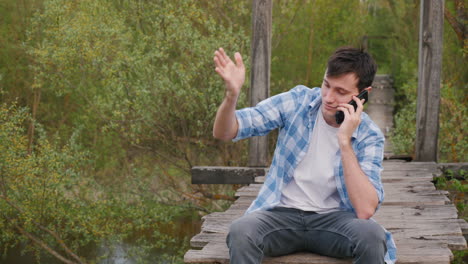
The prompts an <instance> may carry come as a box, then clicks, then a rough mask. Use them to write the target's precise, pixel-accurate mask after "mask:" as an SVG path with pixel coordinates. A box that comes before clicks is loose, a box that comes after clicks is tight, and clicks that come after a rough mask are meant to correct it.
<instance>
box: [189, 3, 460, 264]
mask: <svg viewBox="0 0 468 264" xmlns="http://www.w3.org/2000/svg"><path fill="white" fill-rule="evenodd" d="M271 6H272V1H271V0H253V5H252V13H253V15H252V17H253V19H252V57H251V58H252V65H251V78H250V79H251V93H250V101H251V105H255V104H256V103H258V102H259V101H261V100H263V99H265V98H267V97H268V96H269V79H270V75H269V74H270V54H271V20H272V17H271ZM443 6H444V5H443V0H434V1H421V18H420V20H421V23H420V40H419V45H420V48H419V66H418V67H419V78H418V79H419V81H418V110H417V128H418V129H417V135H416V151H415V152H416V159H417V160H419V161H436V160H437V135H438V111H439V101H440V91H439V89H440V72H441V64H440V62H441V61H442V60H441V56H442V55H441V54H442V35H443V34H442V32H443V31H442V29H443ZM427 36H430V38H428V37H427ZM375 81H376V83H374V85H373V87H374V90H373V92H371V93H370V95H369V104H368V105H367V110H366V112H368V113H369V115H370V116H371V118H372V119H373V120H375V121H376V122H377V124H378V125H379V127H380V128H381V130H382V131H383V132H384V134H385V135H386V137H387V136H388V134H389V132H390V131H391V128H392V126H393V90H392V89H387V88H388V87H390V88H391V85H390V84H391V80H389V78H388V76H377V78H376V80H375ZM267 145H268V144H267V140H266V139H265V138H264V137H256V138H253V139H251V141H250V149H249V166H254V167H258V166H266V164H267V162H266V161H267V158H266V157H267V154H266V153H268V150H267ZM385 158H386V160H385V161H384V164H383V166H384V172H383V175H382V181H383V184H384V189H385V193H386V194H385V200H384V203H383V205H382V206H381V208H380V209H379V211H378V212H377V214H376V215H375V217H374V218H375V219H376V220H377V221H378V222H379V223H380V224H381V225H383V226H384V227H385V228H386V229H387V230H389V231H391V232H392V234H393V236H394V239H395V242H396V245H397V248H398V252H397V255H398V260H397V263H398V264H402V263H430V264H449V263H450V261H451V259H452V258H453V255H452V252H451V250H456V249H457V250H458V249H466V247H467V245H466V240H465V238H464V232H465V235H466V231H467V230H468V227H467V223H466V222H465V221H464V220H460V219H457V210H456V208H455V206H454V205H453V204H451V202H450V201H449V199H448V198H447V196H446V192H445V191H439V190H436V189H435V187H434V184H433V183H432V180H433V178H434V176H437V175H440V174H441V171H440V169H439V167H438V164H437V163H435V162H405V161H403V160H392V159H391V158H395V155H393V151H392V145H391V142H390V141H389V140H387V142H386V145H385ZM192 172H193V174H192V183H195V184H207V183H236V184H239V183H249V184H250V185H248V186H245V187H242V188H241V189H239V190H238V192H237V194H236V196H237V197H238V199H237V200H236V202H234V204H233V205H232V206H231V207H230V208H229V209H228V210H227V211H225V212H218V213H212V214H210V215H207V216H205V217H204V222H203V225H202V231H201V232H200V234H198V235H196V236H195V237H193V238H192V240H191V245H192V247H193V248H194V249H192V250H189V251H188V252H187V253H186V254H185V257H184V261H185V262H186V263H229V254H228V249H227V246H226V242H225V240H226V235H227V232H228V230H229V226H230V223H231V222H232V221H233V220H234V219H236V218H237V217H240V216H242V215H243V213H244V212H245V210H246V209H247V207H248V206H249V205H250V203H251V202H252V200H253V199H254V198H255V196H256V195H257V193H258V191H259V188H260V186H261V183H262V181H263V176H262V175H265V169H259V168H213V167H206V168H193V170H192ZM264 263H295V264H300V263H312V264H319V263H320V264H326V263H328V264H331V263H351V260H350V259H333V258H328V257H323V256H319V255H315V254H312V253H296V254H292V255H288V256H283V257H276V258H266V259H264Z"/></svg>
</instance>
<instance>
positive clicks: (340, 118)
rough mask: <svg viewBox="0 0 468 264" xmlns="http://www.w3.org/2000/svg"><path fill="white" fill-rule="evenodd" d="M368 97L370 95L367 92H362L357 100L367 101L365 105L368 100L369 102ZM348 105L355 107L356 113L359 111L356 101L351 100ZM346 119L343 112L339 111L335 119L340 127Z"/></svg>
mask: <svg viewBox="0 0 468 264" xmlns="http://www.w3.org/2000/svg"><path fill="white" fill-rule="evenodd" d="M368 95H369V93H368V92H367V90H362V92H360V93H359V94H358V95H357V98H359V100H362V99H366V101H364V104H365V103H367V100H368ZM348 104H350V105H352V106H354V111H356V109H357V104H356V102H355V101H354V100H351V101H350V102H349V103H348ZM344 118H345V115H344V113H343V111H338V112H336V114H335V119H336V123H337V124H338V125H339V124H341V123H343V121H344Z"/></svg>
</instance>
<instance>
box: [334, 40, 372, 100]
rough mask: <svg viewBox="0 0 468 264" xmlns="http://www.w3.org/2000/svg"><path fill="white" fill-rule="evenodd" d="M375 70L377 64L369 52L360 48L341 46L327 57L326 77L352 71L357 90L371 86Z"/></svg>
mask: <svg viewBox="0 0 468 264" xmlns="http://www.w3.org/2000/svg"><path fill="white" fill-rule="evenodd" d="M376 72H377V64H376V63H375V61H374V59H372V57H371V56H370V54H369V53H367V52H365V51H364V50H362V49H356V48H352V47H342V48H339V49H337V50H336V51H335V52H334V53H333V54H332V55H331V56H330V58H329V59H328V64H327V72H326V76H327V77H338V76H340V75H343V74H346V73H353V74H354V75H355V76H356V78H357V81H358V82H357V87H358V90H359V92H360V91H362V90H363V89H364V88H367V87H369V86H371V84H372V82H373V81H374V77H375V73H376Z"/></svg>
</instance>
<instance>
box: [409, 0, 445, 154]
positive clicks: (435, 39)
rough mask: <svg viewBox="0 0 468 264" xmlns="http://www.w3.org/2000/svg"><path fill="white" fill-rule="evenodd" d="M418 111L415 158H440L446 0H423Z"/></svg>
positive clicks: (420, 30) (420, 29) (420, 31)
mask: <svg viewBox="0 0 468 264" xmlns="http://www.w3.org/2000/svg"><path fill="white" fill-rule="evenodd" d="M420 16H421V18H420V28H419V62H418V64H419V66H418V67H419V73H418V97H417V98H418V101H417V114H416V143H415V144H416V153H415V154H416V160H418V161H437V151H438V148H437V136H438V133H439V105H440V76H441V70H442V46H443V45H442V44H443V31H444V0H422V1H421V12H420Z"/></svg>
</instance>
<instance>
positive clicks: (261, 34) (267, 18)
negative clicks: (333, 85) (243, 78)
mask: <svg viewBox="0 0 468 264" xmlns="http://www.w3.org/2000/svg"><path fill="white" fill-rule="evenodd" d="M272 7H273V4H272V1H271V0H254V1H253V3H252V53H251V54H252V67H251V73H250V105H251V106H255V105H257V104H258V103H259V102H260V101H262V100H264V99H266V98H268V97H270V64H271V22H272V19H271V13H272ZM267 163H268V138H267V136H263V137H253V138H251V139H250V140H249V166H253V167H264V166H267V165H268V164H267Z"/></svg>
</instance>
